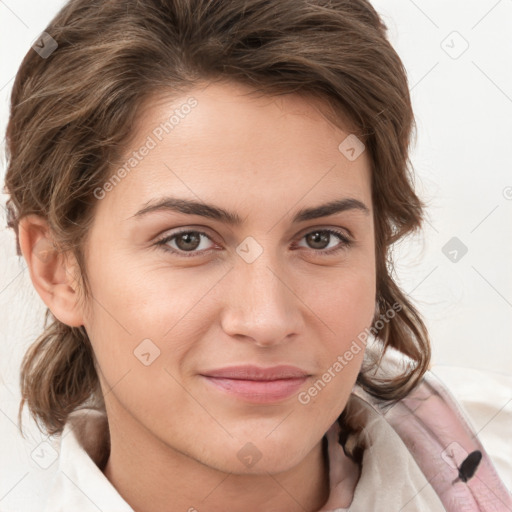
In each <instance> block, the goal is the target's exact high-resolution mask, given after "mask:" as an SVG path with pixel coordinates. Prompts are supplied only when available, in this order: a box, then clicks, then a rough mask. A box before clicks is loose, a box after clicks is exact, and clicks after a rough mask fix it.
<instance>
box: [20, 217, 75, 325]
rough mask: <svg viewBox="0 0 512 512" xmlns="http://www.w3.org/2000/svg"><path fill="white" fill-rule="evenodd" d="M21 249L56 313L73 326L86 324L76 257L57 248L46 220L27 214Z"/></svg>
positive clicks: (35, 281)
mask: <svg viewBox="0 0 512 512" xmlns="http://www.w3.org/2000/svg"><path fill="white" fill-rule="evenodd" d="M19 241H20V248H21V252H22V254H23V257H24V258H25V261H26V262H27V266H28V268H29V271H30V278H31V280H32V284H33V285H34V288H35V289H36V291H37V293H38V294H39V295H40V297H41V298H42V299H43V301H44V303H45V304H46V305H47V306H48V308H49V309H50V311H51V312H52V313H53V315H54V316H55V317H56V318H57V319H58V320H60V321H61V322H62V323H64V324H66V325H69V326H70V327H79V326H81V325H83V316H82V312H81V311H80V308H79V303H78V297H79V296H78V283H77V282H76V280H75V279H74V273H73V272H74V271H75V269H76V268H78V267H77V265H76V261H75V258H73V257H72V256H71V259H72V262H70V258H69V255H66V254H64V253H62V252H61V251H58V250H57V247H56V246H55V244H54V241H53V238H52V236H51V232H50V228H49V226H48V223H47V221H46V219H44V218H43V217H40V216H38V215H34V214H32V215H26V216H25V217H22V218H21V219H20V223H19Z"/></svg>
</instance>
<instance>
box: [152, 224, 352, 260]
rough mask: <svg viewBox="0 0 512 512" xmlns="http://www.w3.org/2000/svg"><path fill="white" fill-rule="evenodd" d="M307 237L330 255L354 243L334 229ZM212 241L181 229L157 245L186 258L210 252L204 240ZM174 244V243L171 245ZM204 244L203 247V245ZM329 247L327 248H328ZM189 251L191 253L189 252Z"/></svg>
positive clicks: (316, 231)
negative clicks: (331, 244)
mask: <svg viewBox="0 0 512 512" xmlns="http://www.w3.org/2000/svg"><path fill="white" fill-rule="evenodd" d="M333 236H334V237H336V239H337V240H338V244H335V245H334V246H333V247H330V248H329V245H330V243H331V242H332V241H334V242H335V241H336V239H334V240H333ZM302 239H305V240H306V242H307V243H308V244H310V246H312V247H311V248H312V250H313V251H314V252H317V253H319V254H321V255H325V256H330V255H332V254H336V253H338V252H339V251H341V250H343V249H347V248H348V247H350V246H351V245H352V240H350V239H349V238H348V237H347V236H346V235H345V234H344V233H342V232H341V231H337V230H334V229H315V230H314V231H310V232H308V233H306V234H305V235H303V236H302V237H301V240H302ZM204 240H209V241H212V239H211V238H210V236H208V235H207V234H206V233H203V232H202V231H193V230H189V231H180V232H179V233H174V234H172V235H169V236H166V237H164V238H162V239H160V240H158V241H157V242H156V243H155V245H157V246H159V247H161V248H162V249H163V250H164V251H168V252H171V253H174V254H178V255H179V256H183V257H185V258H189V257H194V256H200V255H201V254H204V253H207V252H209V251H210V250H211V249H212V248H211V247H204V244H203V241H204ZM171 244H173V245H171ZM202 245H203V247H201V246H202ZM326 247H327V249H326ZM187 253H189V254H187Z"/></svg>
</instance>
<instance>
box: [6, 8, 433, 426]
mask: <svg viewBox="0 0 512 512" xmlns="http://www.w3.org/2000/svg"><path fill="white" fill-rule="evenodd" d="M386 31H387V29H386V26H385V25H384V23H383V22H382V20H381V19H380V17H379V15H378V14H377V12H376V11H375V10H374V8H373V7H372V6H371V5H370V3H369V2H368V1H366V0H222V1H221V0H217V1H215V0H213V1H212V0H123V1H121V0H115V1H114V0H112V1H109V0H95V1H91V0H71V1H70V2H68V3H67V4H66V5H65V6H64V7H63V8H62V10H61V11H60V12H59V13H58V14H57V15H56V17H55V18H54V19H53V21H51V23H50V24H49V25H48V27H47V28H46V33H47V34H49V35H50V36H51V37H52V38H53V39H54V40H55V41H56V43H57V45H58V46H57V48H56V49H55V50H54V51H53V52H52V53H51V54H50V55H46V56H45V58H43V57H42V56H41V55H39V54H38V52H36V51H35V50H34V49H30V50H29V51H28V53H27V55H26V56H25V58H24V60H23V62H22V64H21V67H20V69H19V71H18V73H17V75H16V79H15V81H14V86H13V90H12V96H11V111H10V118H9V124H8V127H7V135H6V139H7V159H8V169H7V175H6V191H7V192H8V194H9V195H10V199H9V201H8V204H7V206H8V213H9V215H8V226H9V227H12V228H13V229H14V230H15V232H16V236H17V237H18V223H19V220H20V218H21V217H23V216H25V215H27V214H32V213H33V214H37V215H40V216H42V217H44V218H45V219H46V220H47V221H48V223H49V226H50V229H51V232H52V233H53V236H54V238H55V243H56V244H57V247H58V248H59V250H62V251H63V252H66V253H67V252H68V251H71V252H72V254H73V255H74V256H75V258H76V261H77V263H78V267H79V270H80V275H79V276H77V277H78V278H79V280H80V283H81V285H82V287H83V298H84V299H85V298H86V297H87V296H88V294H89V291H88V285H87V273H86V268H85V264H84V251H83V248H84V243H85V241H86V236H87V233H88V230H89V228H90V226H91V221H92V219H93V216H94V207H95V204H96V202H97V199H95V197H94V194H93V192H94V190H95V189H96V188H97V187H101V186H102V185H103V184H104V183H105V181H106V179H107V177H108V176H109V175H110V173H111V172H112V169H113V166H114V164H115V163H116V162H119V161H121V158H122V155H123V148H124V147H125V145H126V141H127V140H129V137H130V134H131V133H132V132H133V126H134V123H135V121H136V119H137V115H138V108H140V105H141V104H142V102H143V101H145V100H147V99H148V98H151V97H153V96H154V95H155V94H156V93H157V92H162V93H166V94H171V95H172V94H176V95H181V94H183V93H184V92H186V91H188V90H190V89H191V88H193V87H194V86H196V85H197V84H198V83H200V82H205V81H206V82H207V81H213V80H232V81H237V82H241V83H243V84H245V85H248V86H250V87H251V88H252V89H253V90H255V91H260V92H261V93H262V94H269V95H278V94H288V93H301V94H305V95H309V96H310V97H316V98H319V99H320V100H322V101H323V104H324V105H327V106H328V107H329V108H330V109H331V112H334V113H335V114H336V115H335V117H336V118H337V122H338V123H340V122H342V121H343V120H344V121H347V122H351V123H352V124H353V125H354V127H356V128H355V130H357V134H358V137H359V138H360V139H361V140H363V142H364V144H365V146H366V150H367V151H368V152H369V155H370V160H371V162H372V201H373V206H374V222H375V250H376V273H377V298H376V299H377V302H376V304H377V308H376V309H377V311H376V315H375V318H374V323H375V322H376V321H377V319H378V318H379V315H381V314H384V313H385V311H387V310H389V308H390V307H391V306H392V305H396V304H399V305H400V308H398V309H399V310H397V311H396V315H395V316H394V318H393V319H392V321H388V322H385V324H384V326H383V327H382V328H380V329H375V333H376V334H375V336H376V338H377V340H378V341H379V344H380V355H379V358H378V359H377V360H375V361H373V367H375V365H378V363H379V361H380V358H381V357H382V355H383V354H384V353H385V351H386V349H387V348H388V347H394V348H396V349H397V350H399V351H400V352H402V353H403V354H405V355H407V356H408V357H409V358H410V360H411V361H412V364H411V365H410V366H409V367H408V368H407V370H406V371H404V372H403V373H400V374H398V375H394V376H393V377H392V378H390V379H378V378H377V377H376V376H375V375H371V371H370V369H371V368H372V365H371V364H370V365H367V367H366V366H365V367H363V369H362V371H361V372H360V374H359V376H358V383H359V384H360V385H361V386H362V387H363V388H364V389H365V390H366V391H368V392H369V393H371V394H372V395H374V396H376V397H380V398H382V399H386V400H396V399H399V398H401V397H403V396H405V395H406V394H407V393H408V392H409V391H410V390H411V389H412V388H413V387H414V386H415V385H416V384H417V383H418V382H419V380H420V379H421V378H422V376H423V374H424V372H425V371H426V370H427V368H428V364H429V361H430V344H429V338H428V333H427V329H426V327H425V325H424V323H423V321H422V319H421V317H420V314H419V313H418V311H417V310H416V309H415V307H414V306H413V305H412V303H411V302H410V300H409V299H408V298H407V297H406V296H405V295H404V294H403V293H402V291H401V290H400V288H399V287H398V286H397V285H396V283H395V281H394V280H393V276H392V271H393V268H392V260H391V256H390V254H389V249H390V246H391V245H392V244H393V243H394V242H395V241H397V240H399V239H401V238H402V237H404V236H405V235H407V234H409V233H412V232H414V231H416V230H417V229H419V228H420V227H421V222H422V215H423V208H424V204H423V203H422V202H421V201H420V199H419V198H418V197H417V196H416V194H415V192H414V188H413V181H412V180H413V175H412V173H411V170H410V169H411V165H410V160H409V154H408V152H409V144H410V138H411V134H412V132H413V129H414V128H415V123H414V116H413V112H412V107H411V101H410V96H409V90H408V83H407V77H406V72H405V69H404V67H403V64H402V62H401V60H400V58H399V57H398V55H397V53H396V52H395V50H394V49H393V47H392V46H391V44H390V43H389V41H388V40H387V33H386ZM45 37H47V40H49V39H48V36H45ZM354 133H355V132H354ZM17 252H18V255H20V254H21V252H20V246H19V241H18V238H17ZM48 324H49V325H48ZM372 326H373V324H372ZM365 368H366V369H365ZM363 370H364V371H363ZM21 391H22V401H21V403H20V409H19V412H20V418H21V411H22V409H23V405H24V404H25V403H26V404H28V407H29V409H30V412H31V414H32V416H34V418H35V419H36V420H37V421H38V423H40V424H43V425H44V427H45V429H46V430H47V431H48V432H49V433H51V434H55V433H59V432H61V431H62V428H63V426H64V423H65V421H66V418H67V417H68V414H69V413H71V412H72V411H73V410H74V409H76V408H78V407H81V406H83V405H84V404H85V403H87V402H88V401H90V403H97V404H99V406H100V407H101V403H102V397H101V391H100V388H99V385H98V377H97V373H96V369H95V364H94V354H93V353H92V348H91V345H90V342H89V339H88V337H87V333H86V331H85V329H84V327H83V326H81V327H79V328H76V327H69V326H67V325H64V324H62V323H61V322H59V321H58V320H57V319H56V318H55V317H54V316H53V315H52V314H51V312H50V311H49V310H47V312H46V319H45V330H44V332H43V334H42V335H41V336H40V337H39V338H38V339H37V340H36V341H35V342H34V344H33V345H32V346H31V347H30V349H29V350H28V351H27V353H26V354H25V358H24V360H23V363H22V368H21Z"/></svg>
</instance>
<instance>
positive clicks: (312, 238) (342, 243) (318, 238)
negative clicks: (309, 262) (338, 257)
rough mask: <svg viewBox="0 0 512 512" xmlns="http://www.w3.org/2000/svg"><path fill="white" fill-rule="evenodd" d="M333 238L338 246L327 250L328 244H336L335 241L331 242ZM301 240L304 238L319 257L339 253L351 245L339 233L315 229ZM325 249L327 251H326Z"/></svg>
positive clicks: (350, 241) (331, 230)
mask: <svg viewBox="0 0 512 512" xmlns="http://www.w3.org/2000/svg"><path fill="white" fill-rule="evenodd" d="M333 236H334V237H336V239H337V240H338V244H335V245H334V246H331V247H330V248H328V247H329V245H330V242H332V241H334V242H336V240H333ZM302 238H304V239H305V240H306V242H307V243H308V244H309V245H310V246H312V248H313V249H319V250H318V251H315V252H319V253H320V255H325V256H330V255H331V254H336V253H338V252H339V251H341V250H343V249H347V248H349V247H350V246H351V245H352V240H350V239H349V238H348V237H347V236H346V235H345V234H344V233H342V232H341V231H337V230H335V229H315V230H314V231H310V232H309V233H306V234H305V235H304V236H303V237H302ZM326 248H328V249H327V250H326Z"/></svg>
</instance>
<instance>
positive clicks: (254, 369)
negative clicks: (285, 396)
mask: <svg viewBox="0 0 512 512" xmlns="http://www.w3.org/2000/svg"><path fill="white" fill-rule="evenodd" d="M201 375H204V376H206V377H216V378H225V379H238V380H280V379H294V378H295V379H297V378H303V377H307V376H308V375H309V374H308V372H306V371H305V370H302V369H301V368H298V367H296V366H290V365H279V366H272V367H269V368H262V367H259V366H253V365H243V366H229V367H226V368H219V369H216V370H208V371H206V372H203V373H201Z"/></svg>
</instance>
